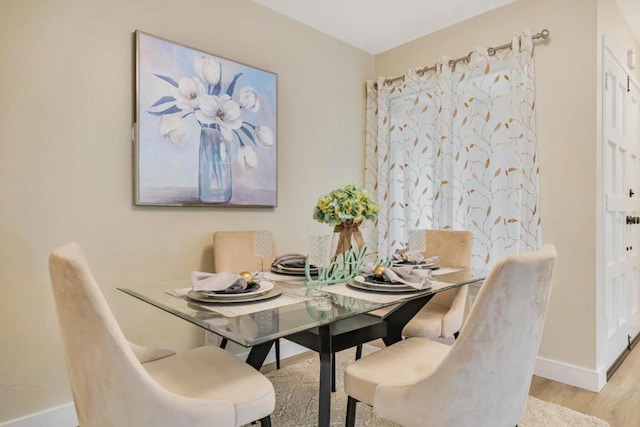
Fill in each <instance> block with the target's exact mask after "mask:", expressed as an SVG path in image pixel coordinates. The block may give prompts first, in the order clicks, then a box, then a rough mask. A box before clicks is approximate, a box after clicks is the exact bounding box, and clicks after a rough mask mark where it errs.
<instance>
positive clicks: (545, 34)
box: [374, 28, 551, 88]
mask: <svg viewBox="0 0 640 427" xmlns="http://www.w3.org/2000/svg"><path fill="white" fill-rule="evenodd" d="M549 35H551V32H550V31H549V30H547V29H546V28H545V29H543V30H542V31H540V32H539V33H536V34H534V35H533V36H531V38H532V39H533V40H537V39H542V40H546V39H548V38H549ZM510 47H511V43H505V44H501V45H500V46H496V47H489V48H487V54H489V56H493V55H495V54H496V52H497V51H499V50H502V49H507V48H510ZM471 53H472V52H469V53H468V54H467V55H466V56H461V57H460V58H456V59H451V60H450V61H449V66H450V67H453V66H454V65H456V64H457V63H458V62H462V61H465V62H469V61H470V60H471ZM437 67H438V65H437V64H436V65H431V66H426V67H423V68H421V69H419V70H418V71H417V73H418V75H419V76H422V75H423V74H424V73H427V72H429V71H435V69H436V68H437ZM399 80H404V74H403V75H401V76H396V77H391V78H388V79H385V81H384V84H385V85H387V86H389V85H391V84H393V83H394V82H397V81H399ZM374 87H375V88H377V87H378V83H375V84H374Z"/></svg>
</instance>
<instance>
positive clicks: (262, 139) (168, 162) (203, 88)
mask: <svg viewBox="0 0 640 427" xmlns="http://www.w3.org/2000/svg"><path fill="white" fill-rule="evenodd" d="M135 40H136V42H135V50H136V71H135V74H136V76H135V84H136V105H135V110H136V116H135V123H134V204H135V205H140V206H146V205H152V206H153V205H157V206H234V207H238V206H240V207H275V206H277V169H278V168H277V146H278V143H277V106H278V103H277V88H278V76H277V74H275V73H272V72H270V71H265V70H262V69H259V68H256V67H252V66H249V65H246V64H243V63H240V62H236V61H232V60H230V59H226V58H223V57H220V56H216V55H213V54H211V53H207V52H204V51H202V50H198V49H195V48H192V47H188V46H185V45H182V44H179V43H176V42H172V41H169V40H166V39H163V38H161V37H157V36H154V35H151V34H148V33H145V32H142V31H140V30H137V31H136V32H135Z"/></svg>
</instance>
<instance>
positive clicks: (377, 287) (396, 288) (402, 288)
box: [349, 276, 429, 292]
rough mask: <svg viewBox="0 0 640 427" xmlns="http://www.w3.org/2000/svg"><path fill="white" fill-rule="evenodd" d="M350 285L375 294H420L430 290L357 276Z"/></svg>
mask: <svg viewBox="0 0 640 427" xmlns="http://www.w3.org/2000/svg"><path fill="white" fill-rule="evenodd" d="M349 285H351V286H352V287H354V288H357V289H363V290H366V291H374V292H419V291H424V290H427V289H429V287H426V288H424V289H416V288H414V287H413V286H410V285H405V284H402V283H390V282H382V281H380V280H378V279H375V278H373V277H370V276H367V277H363V276H356V277H354V278H353V281H352V282H350V283H349Z"/></svg>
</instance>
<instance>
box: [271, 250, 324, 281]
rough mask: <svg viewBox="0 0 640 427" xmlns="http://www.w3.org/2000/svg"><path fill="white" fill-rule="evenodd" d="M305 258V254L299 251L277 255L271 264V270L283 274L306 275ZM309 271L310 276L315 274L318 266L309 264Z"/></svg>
mask: <svg viewBox="0 0 640 427" xmlns="http://www.w3.org/2000/svg"><path fill="white" fill-rule="evenodd" d="M306 260H307V255H303V254H299V253H290V254H283V255H278V256H277V257H276V259H275V260H274V261H273V263H272V264H271V272H272V273H275V274H282V275H285V276H300V277H304V276H305V275H306V267H305V265H306ZM309 273H310V274H311V275H312V276H317V275H318V267H317V266H315V265H310V266H309Z"/></svg>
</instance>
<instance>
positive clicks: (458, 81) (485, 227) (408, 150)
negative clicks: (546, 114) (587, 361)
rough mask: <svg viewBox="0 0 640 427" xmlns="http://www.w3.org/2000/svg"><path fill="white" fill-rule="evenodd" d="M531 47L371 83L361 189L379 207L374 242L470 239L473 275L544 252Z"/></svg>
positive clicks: (524, 43)
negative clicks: (434, 233)
mask: <svg viewBox="0 0 640 427" xmlns="http://www.w3.org/2000/svg"><path fill="white" fill-rule="evenodd" d="M534 105H535V103H534V67H533V40H532V38H531V33H530V32H528V31H527V32H523V33H521V34H514V35H513V37H512V46H511V49H502V50H499V51H497V52H496V53H495V55H489V54H488V53H487V49H486V48H478V49H476V50H475V51H473V52H471V54H470V55H469V60H468V61H462V62H458V63H456V64H455V65H453V66H450V65H449V61H448V58H443V59H442V60H441V62H440V63H439V64H438V66H437V67H436V70H435V71H429V72H427V73H424V75H419V73H417V72H416V71H414V70H412V69H411V70H409V71H407V73H406V74H405V76H404V81H403V82H402V83H400V84H398V83H396V84H385V79H384V78H379V79H378V80H377V82H376V81H368V82H367V133H366V144H365V145H366V148H365V150H366V151H365V162H366V163H365V186H366V188H367V189H368V190H369V191H370V192H371V193H373V194H374V195H375V197H376V199H377V200H378V202H379V203H380V215H379V218H378V220H377V224H376V228H375V232H374V233H373V235H372V236H370V237H369V240H370V244H371V245H372V246H374V247H377V250H378V251H379V252H381V253H382V254H390V253H391V252H393V251H394V250H395V249H398V248H401V247H404V246H405V245H406V244H407V242H408V232H409V230H412V229H425V228H433V229H454V230H458V229H464V230H469V231H471V232H472V233H473V235H474V238H475V241H474V257H473V261H472V267H473V268H479V269H485V268H487V267H489V266H491V265H492V264H493V263H494V262H495V261H497V260H498V259H499V258H501V257H502V256H504V255H507V254H511V253H517V252H529V251H533V250H537V249H538V248H539V247H540V244H541V240H542V239H541V231H540V214H539V209H538V163H537V159H536V138H535V117H534Z"/></svg>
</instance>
